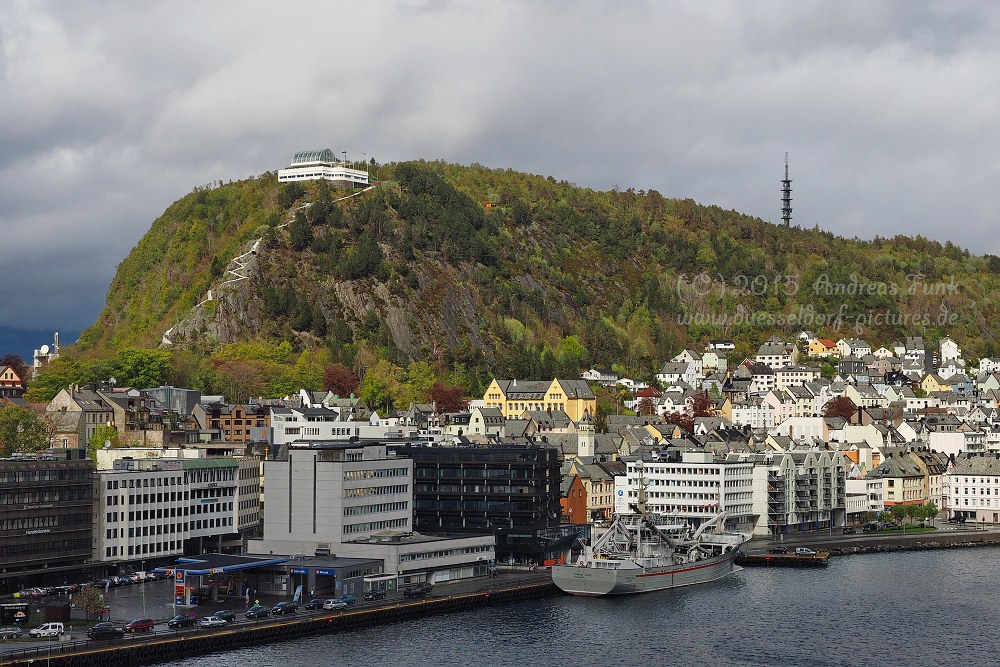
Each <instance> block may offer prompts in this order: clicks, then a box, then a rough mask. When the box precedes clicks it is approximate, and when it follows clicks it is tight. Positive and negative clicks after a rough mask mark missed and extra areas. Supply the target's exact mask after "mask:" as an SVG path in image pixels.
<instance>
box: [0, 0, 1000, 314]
mask: <svg viewBox="0 0 1000 667" xmlns="http://www.w3.org/2000/svg"><path fill="white" fill-rule="evenodd" d="M997 24H998V12H997V11H996V10H995V9H994V8H993V6H992V5H990V4H987V3H981V4H980V3H911V2H885V3H828V2H823V3H819V2H796V3H789V2H782V3H768V2H754V3H743V2H732V3H728V2H727V3H723V2H716V3H702V2H674V3H659V2H648V3H643V2H634V3H613V4H612V3H597V2H594V3H564V2H560V3H528V2H504V3H479V2H453V3H445V4H441V3H435V2H398V3H388V2H387V3H364V4H363V5H361V6H349V5H343V4H340V3H321V2H315V3H309V2H297V3H283V4H281V5H280V6H279V5H278V4H277V3H263V2H261V3H251V2H245V3H222V2H219V3H205V2H197V3H194V2H192V3H178V2H172V3H157V4H155V5H146V4H143V3H130V2H121V3H86V2H75V3H68V2H67V3H27V2H23V3H16V4H11V3H7V4H4V5H3V6H2V7H0V91H2V92H3V100H4V103H3V104H0V234H2V237H0V243H2V247H3V251H4V252H3V254H2V257H3V260H2V262H0V284H3V285H4V287H5V288H6V289H5V295H6V297H5V304H6V305H7V306H8V307H7V308H5V309H3V310H2V311H0V312H3V318H0V325H2V324H21V325H25V326H34V327H48V326H56V327H60V326H61V327H65V328H83V327H85V326H87V325H89V324H90V323H92V322H93V321H94V319H95V318H96V316H97V313H98V311H99V309H100V307H101V305H102V304H103V300H104V296H105V291H106V289H107V285H108V282H109V281H110V279H111V277H112V275H113V273H114V267H115V266H116V265H117V263H118V262H120V261H121V259H122V258H124V257H125V255H127V253H128V252H129V250H130V249H131V247H132V246H134V245H135V243H136V242H137V241H138V239H139V238H140V237H141V236H142V234H143V233H145V231H146V230H147V229H148V228H149V225H150V223H151V222H152V220H153V219H154V218H156V217H157V216H158V215H159V214H160V213H161V212H162V211H163V209H164V208H165V207H166V206H168V205H169V204H170V203H171V202H172V201H174V200H175V199H177V198H178V197H180V196H182V195H184V194H185V193H187V192H190V191H191V189H192V188H193V187H195V186H197V185H201V184H204V183H208V182H210V181H216V180H223V181H228V180H234V179H239V178H244V177H247V176H251V175H255V174H258V173H260V172H263V171H266V170H273V169H277V168H279V167H281V166H284V165H285V163H286V162H287V160H288V159H289V157H290V156H291V154H292V153H293V152H294V151H296V150H300V149H304V148H313V147H315V148H319V147H330V148H333V149H334V150H336V151H338V152H339V151H342V150H346V151H348V154H349V156H352V157H356V156H359V155H360V153H361V152H362V151H365V152H367V153H368V154H369V155H370V156H374V157H376V158H377V159H378V160H380V161H390V160H399V159H410V158H421V157H423V158H428V159H437V158H442V159H445V160H449V161H456V162H463V163H470V162H479V163H482V164H486V165H488V166H495V167H511V168H514V169H518V170H523V171H529V172H533V173H541V174H545V175H551V176H554V177H555V178H557V179H560V180H562V179H564V180H567V181H570V182H574V183H577V184H579V185H583V186H591V187H596V188H602V189H606V188H610V187H613V186H615V185H617V186H619V187H621V188H627V187H634V188H637V189H638V188H654V189H656V190H658V191H660V192H661V193H663V194H664V195H666V196H676V197H691V198H694V199H696V200H698V201H701V202H704V203H716V204H719V205H721V206H724V207H726V208H734V209H737V210H740V211H744V212H747V213H750V214H753V215H758V216H760V217H762V218H765V219H768V218H770V219H772V220H777V218H778V216H779V213H778V208H779V204H778V199H779V195H778V180H779V179H780V178H781V172H782V168H783V164H782V162H783V156H784V152H785V151H788V152H789V153H790V155H791V158H790V159H791V169H792V178H793V179H794V181H795V182H794V187H795V192H794V195H793V196H794V197H795V201H794V209H795V210H794V217H795V222H796V223H797V224H801V225H803V226H808V227H811V226H813V225H815V224H819V225H820V226H822V227H824V228H826V229H830V230H832V231H834V232H836V233H839V234H844V235H847V236H854V235H859V236H862V237H871V236H873V235H875V234H881V235H883V236H891V235H894V234H897V233H905V234H917V233H921V234H925V235H927V236H931V237H934V238H938V239H942V240H944V239H948V238H950V239H952V240H954V241H956V242H958V243H960V244H962V245H966V246H969V247H971V248H973V249H974V250H975V251H977V252H1000V246H998V243H997V241H996V235H995V232H994V231H993V229H994V228H995V218H996V214H995V211H996V210H998V208H1000V201H998V200H1000V195H998V194H997V192H996V189H995V187H994V184H995V183H996V182H997V180H998V176H1000V174H998V173H997V172H998V168H997V166H996V160H995V158H994V156H995V155H996V154H997V152H998V151H997V149H998V148H1000V145H998V144H1000V136H998V131H997V129H996V126H997V123H996V120H997V115H998V113H1000V84H998V83H997V77H996V74H995V72H996V70H997V66H998V65H1000V58H998V55H1000V54H998V51H1000V46H998V45H997V43H996V40H995V38H994V35H995V34H996V33H997V29H998V27H1000V26H998V25H997Z"/></svg>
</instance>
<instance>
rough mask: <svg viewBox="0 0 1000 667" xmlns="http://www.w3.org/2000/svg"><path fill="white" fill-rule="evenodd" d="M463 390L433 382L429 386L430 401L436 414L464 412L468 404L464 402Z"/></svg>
mask: <svg viewBox="0 0 1000 667" xmlns="http://www.w3.org/2000/svg"><path fill="white" fill-rule="evenodd" d="M464 395H465V389H463V388H462V387H458V386H455V385H447V384H444V383H443V382H435V383H434V384H433V385H432V386H431V390H430V399H431V400H432V401H434V404H435V405H436V406H437V410H438V412H439V413H440V412H465V410H466V409H468V407H469V402H468V401H466V400H465V398H464Z"/></svg>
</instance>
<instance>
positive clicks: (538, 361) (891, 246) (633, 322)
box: [74, 162, 1000, 390]
mask: <svg viewBox="0 0 1000 667" xmlns="http://www.w3.org/2000/svg"><path fill="white" fill-rule="evenodd" d="M380 176H381V177H382V178H383V181H382V182H381V185H380V186H379V187H376V188H373V189H371V190H369V191H366V192H364V193H360V194H356V195H355V196H352V197H349V198H346V199H342V197H344V195H345V194H347V193H344V192H340V191H336V190H331V189H330V188H328V187H327V186H326V184H323V183H309V184H306V185H304V186H303V185H299V184H279V183H278V182H277V178H276V175H275V174H273V173H268V174H264V175H262V176H260V177H258V178H255V179H250V180H246V181H240V182H235V183H230V184H227V185H220V186H219V187H215V188H213V189H199V190H197V191H195V192H192V193H191V194H189V195H187V196H185V197H183V198H181V199H180V200H178V201H177V202H176V203H174V204H173V205H171V206H170V207H169V208H168V209H167V210H166V211H165V212H164V213H163V215H162V216H160V217H159V218H158V219H157V220H156V221H155V222H154V223H153V225H152V227H151V228H150V230H149V232H148V233H147V234H146V235H145V236H144V237H143V239H142V240H141V241H140V242H139V244H138V245H137V246H136V247H135V248H134V249H133V250H132V252H131V253H130V254H129V256H128V257H126V258H125V259H124V260H123V261H122V263H121V264H120V266H119V267H118V271H117V274H116V276H115V278H114V280H113V281H112V283H111V286H110V287H109V289H108V298H107V304H106V306H105V308H104V311H103V312H102V313H101V315H100V317H99V318H98V320H97V322H96V323H95V324H94V326H92V327H90V328H89V329H87V330H86V331H85V332H83V334H82V335H81V337H80V342H79V344H78V346H77V350H76V351H75V353H74V354H75V355H76V356H77V357H78V358H80V359H88V358H90V359H94V358H101V357H108V356H111V355H114V354H115V353H116V352H118V351H120V350H123V349H127V348H134V347H156V346H158V345H160V343H161V339H162V338H163V336H164V334H165V333H167V332H168V331H169V334H168V339H169V340H170V341H171V345H170V346H169V347H168V348H166V349H169V350H171V351H172V353H173V354H174V355H175V357H176V356H177V355H183V354H190V355H193V356H194V357H197V358H211V359H213V360H214V362H215V367H216V368H218V366H219V364H222V363H224V362H227V361H232V360H233V359H243V360H245V359H246V358H247V357H248V355H249V357H250V358H252V359H253V360H254V361H255V362H261V363H270V364H275V365H276V366H275V367H274V368H271V369H270V371H269V372H271V373H278V374H281V373H284V374H285V376H287V375H288V373H290V371H289V370H288V369H289V368H291V367H292V366H293V365H294V364H295V363H298V360H299V358H300V356H301V353H302V352H303V351H306V352H307V353H309V354H314V355H315V354H320V355H321V357H322V358H323V359H324V360H326V359H329V360H339V361H342V362H344V363H345V364H346V365H348V366H351V367H353V368H354V369H355V370H357V371H358V372H361V373H364V372H365V371H366V370H367V369H370V368H373V367H375V366H376V364H379V363H380V360H383V361H388V362H390V363H391V364H396V365H397V366H398V367H400V368H402V367H404V366H406V365H407V364H409V363H411V362H414V361H421V362H427V363H428V364H429V365H430V366H431V367H432V368H433V369H435V372H436V373H437V374H438V376H439V377H444V376H446V375H447V374H448V373H451V374H452V376H453V379H457V380H458V381H463V382H465V383H466V384H467V386H468V388H470V389H472V390H475V389H477V388H478V387H479V386H481V384H482V382H483V378H487V379H488V377H489V376H492V375H493V374H498V375H508V376H510V375H513V376H519V377H528V376H534V377H550V376H551V375H552V374H554V373H557V372H558V373H563V374H576V373H578V372H579V370H580V369H581V368H583V367H585V366H591V365H598V366H612V365H615V366H616V367H617V368H618V369H619V370H620V371H622V372H625V373H628V374H630V375H635V376H639V377H648V376H650V375H651V374H652V373H653V372H655V369H656V368H658V366H659V364H660V363H661V362H662V361H663V360H664V359H666V358H668V357H669V356H672V355H673V354H676V352H677V351H678V350H679V349H680V348H682V347H684V346H688V345H692V344H701V343H704V342H705V341H706V340H707V339H710V338H716V337H725V338H731V339H734V340H736V341H737V342H738V343H739V345H738V348H737V354H736V355H735V356H746V355H749V354H751V353H752V352H753V350H755V349H756V346H757V345H758V344H759V343H760V342H761V341H762V340H763V339H764V338H766V337H767V336H768V335H769V334H771V333H779V334H784V335H794V334H795V333H798V331H800V330H802V329H807V330H811V331H815V332H816V333H817V334H819V335H821V336H823V337H827V338H833V339H835V340H836V339H837V338H839V337H841V336H846V335H852V336H860V337H866V338H869V340H870V342H871V343H872V344H873V345H874V346H878V345H880V344H889V343H891V342H892V340H894V339H898V338H900V337H902V336H904V335H924V336H927V337H929V338H930V339H931V340H935V339H936V338H938V337H939V336H941V335H944V334H948V335H951V336H952V337H953V338H955V339H956V340H957V341H958V342H959V343H960V344H962V346H963V348H964V349H965V351H966V353H967V355H968V356H973V357H975V356H980V355H995V354H998V352H1000V347H998V345H997V342H996V335H995V332H994V329H993V322H994V321H996V316H997V299H996V297H995V296H994V294H995V293H996V291H997V287H998V275H997V273H998V271H1000V259H998V258H995V257H991V256H987V257H975V256H972V255H970V253H969V252H968V251H966V250H963V249H961V248H958V247H956V246H954V245H952V244H951V243H946V244H943V245H942V244H940V243H937V242H935V241H930V240H927V239H924V238H922V237H916V238H909V237H904V236H898V237H895V238H892V239H882V238H876V239H875V240H874V241H860V240H857V239H845V238H840V237H837V236H834V235H833V234H830V233H827V232H824V231H821V230H819V229H811V230H807V229H797V228H791V229H789V228H784V227H780V226H775V225H772V224H769V223H767V222H764V221H762V220H760V219H758V218H754V217H751V216H747V215H743V214H741V213H738V212H736V211H727V210H723V209H721V208H718V207H715V206H704V205H700V204H697V203H695V202H693V201H690V200H676V199H669V198H667V197H664V196H662V195H661V194H660V193H658V192H656V191H653V190H650V191H648V192H644V191H633V190H631V189H628V190H625V191H619V190H613V191H610V192H598V191H594V190H590V189H587V188H580V187H577V186H575V185H572V184H570V183H567V182H565V181H557V180H555V179H554V178H551V177H548V178H546V177H542V176H535V175H529V174H523V173H518V172H514V171H511V170H499V169H487V168H485V167H482V166H479V165H472V166H459V165H452V164H445V163H441V162H407V163H400V164H393V165H386V166H382V167H380ZM306 204H308V205H307V206H304V205H306ZM257 239H262V240H261V242H260V243H259V245H257V246H256V253H255V254H251V253H249V252H248V251H249V250H250V249H251V247H253V244H254V241H255V240H257ZM244 253H246V254H245V255H244ZM239 255H244V258H243V259H242V260H241V262H239V263H234V262H233V259H234V258H236V257H237V256H239ZM238 275H240V276H246V278H245V279H238ZM227 280H229V281H233V280H235V282H230V283H229V284H226V285H222V283H223V282H225V281H227ZM210 289H211V290H212V296H213V299H212V300H208V301H205V299H206V296H207V293H208V291H209V290H210ZM202 301H205V303H203V304H202V305H200V306H197V307H196V304H199V303H201V302H202ZM248 343H252V344H253V345H252V346H251V347H247V344H248ZM281 343H284V344H285V347H281V348H280V350H279V346H280V344H281ZM241 346H242V347H241ZM254 346H256V347H254ZM251 348H252V350H253V351H250V352H248V350H250V349H251ZM261 357H263V358H261ZM176 365H177V363H176V362H175V366H176ZM456 369H458V371H459V374H458V376H455V375H454V374H455V372H456ZM176 379H188V380H189V382H193V381H192V378H190V377H187V378H176ZM286 379H287V378H286ZM289 382H291V380H290V379H289ZM266 386H267V387H270V389H272V390H273V389H276V388H277V387H276V386H275V385H273V384H270V385H266Z"/></svg>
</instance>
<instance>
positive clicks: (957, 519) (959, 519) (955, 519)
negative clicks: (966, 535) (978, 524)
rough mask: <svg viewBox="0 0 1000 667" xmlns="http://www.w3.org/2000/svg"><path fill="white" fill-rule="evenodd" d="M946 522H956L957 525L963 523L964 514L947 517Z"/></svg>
mask: <svg viewBox="0 0 1000 667" xmlns="http://www.w3.org/2000/svg"><path fill="white" fill-rule="evenodd" d="M948 523H957V524H959V525H961V524H964V523H965V517H964V516H953V517H951V518H950V519H948Z"/></svg>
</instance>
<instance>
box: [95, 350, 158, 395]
mask: <svg viewBox="0 0 1000 667" xmlns="http://www.w3.org/2000/svg"><path fill="white" fill-rule="evenodd" d="M98 372H99V373H100V374H104V373H110V374H111V375H108V376H105V377H98V378H94V379H95V380H97V381H100V380H109V379H111V378H112V377H113V378H114V379H115V383H116V384H117V385H119V386H122V387H138V388H140V389H146V388H149V387H160V386H162V385H163V383H164V382H166V380H167V378H168V377H169V376H170V352H167V351H166V350H144V349H136V348H129V349H125V350H122V351H121V352H119V353H118V354H116V355H115V358H114V359H113V360H111V363H110V364H109V366H108V367H107V368H106V369H104V368H102V369H100V370H99V371H98Z"/></svg>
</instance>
